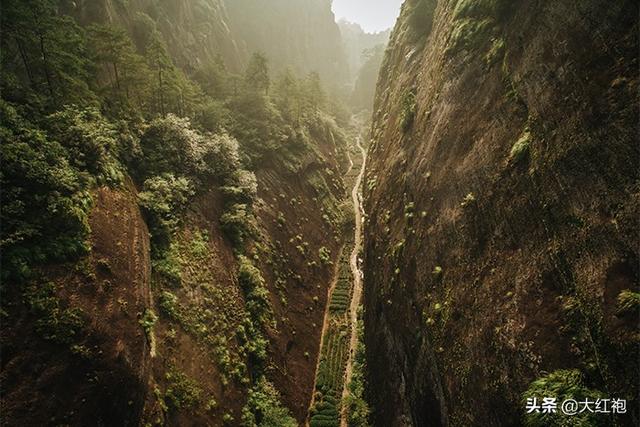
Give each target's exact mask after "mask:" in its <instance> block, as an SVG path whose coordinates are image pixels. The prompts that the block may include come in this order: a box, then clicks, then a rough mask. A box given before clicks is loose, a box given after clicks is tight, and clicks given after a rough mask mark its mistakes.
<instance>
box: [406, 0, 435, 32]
mask: <svg viewBox="0 0 640 427" xmlns="http://www.w3.org/2000/svg"><path fill="white" fill-rule="evenodd" d="M435 6H436V2H435V1H434V0H413V1H412V2H409V6H408V7H410V9H409V12H408V13H409V17H408V23H409V28H410V29H411V34H412V36H413V39H414V40H416V39H420V38H423V37H425V36H426V35H428V34H429V32H430V31H431V22H432V20H433V12H434V10H435Z"/></svg>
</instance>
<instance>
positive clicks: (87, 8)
mask: <svg viewBox="0 0 640 427" xmlns="http://www.w3.org/2000/svg"><path fill="white" fill-rule="evenodd" d="M61 3H62V4H63V7H62V11H63V12H65V13H69V14H71V15H74V16H75V17H76V18H77V19H78V20H79V21H80V22H81V23H83V24H89V23H110V24H112V25H119V26H123V27H125V28H127V29H128V30H129V31H130V33H131V34H132V35H133V37H134V39H135V41H136V42H137V43H138V44H139V45H142V46H139V48H143V47H144V42H145V41H144V39H145V35H146V34H147V33H149V32H151V31H153V30H156V29H157V30H158V31H160V33H162V36H163V38H164V40H165V41H166V42H167V47H168V49H169V51H170V53H171V56H172V57H173V59H174V61H175V62H176V64H177V65H179V66H180V67H181V68H183V69H185V70H186V71H189V70H193V69H197V68H199V67H200V66H202V64H203V63H211V62H213V61H214V60H215V59H216V58H217V57H218V56H220V57H222V58H223V60H224V62H225V64H226V65H227V66H228V67H229V68H230V69H231V70H232V71H236V72H237V71H240V70H241V68H242V65H243V64H244V63H245V62H246V60H247V58H248V54H247V52H246V51H244V50H242V48H241V47H240V46H239V45H238V42H237V39H236V36H237V35H234V34H232V32H231V30H230V29H229V22H228V21H229V17H228V15H227V11H226V9H225V4H224V1H223V0H205V1H201V2H191V1H185V0H169V1H163V2H155V1H150V0H132V1H127V2H122V1H117V0H98V1H89V0H80V1H77V2H65V1H63V2H61Z"/></svg>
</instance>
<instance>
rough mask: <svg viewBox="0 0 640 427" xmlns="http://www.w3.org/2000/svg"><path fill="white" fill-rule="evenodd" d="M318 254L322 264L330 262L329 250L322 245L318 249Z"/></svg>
mask: <svg viewBox="0 0 640 427" xmlns="http://www.w3.org/2000/svg"><path fill="white" fill-rule="evenodd" d="M318 256H319V257H320V261H321V262H322V263H323V264H331V251H330V250H329V249H327V248H325V247H324V246H323V247H321V248H320V249H319V250H318Z"/></svg>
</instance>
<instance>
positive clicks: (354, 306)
mask: <svg viewBox="0 0 640 427" xmlns="http://www.w3.org/2000/svg"><path fill="white" fill-rule="evenodd" d="M356 145H357V146H358V148H359V149H360V153H361V154H362V166H360V173H359V174H358V178H357V179H356V182H355V184H354V186H353V190H352V191H351V198H352V199H353V210H354V214H355V233H354V244H353V250H352V251H351V257H350V258H349V265H350V266H351V272H352V273H353V296H352V297H351V303H350V305H349V320H350V324H351V337H350V339H349V352H348V359H347V366H346V369H345V374H344V383H343V389H342V402H345V399H346V397H347V396H348V395H349V383H350V382H351V375H352V374H353V357H354V355H355V352H356V347H357V345H358V331H357V328H356V325H357V322H358V307H359V306H360V299H361V297H362V271H360V268H359V267H358V254H359V253H360V248H361V247H362V214H363V207H362V199H361V197H360V184H361V183H362V177H363V176H364V170H365V166H366V163H367V153H366V151H365V150H364V148H362V145H361V144H360V137H358V139H357V141H356ZM352 165H353V162H352ZM347 415H348V411H347V410H346V407H345V406H344V405H343V407H342V411H341V413H340V427H347Z"/></svg>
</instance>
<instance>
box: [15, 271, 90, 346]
mask: <svg viewBox="0 0 640 427" xmlns="http://www.w3.org/2000/svg"><path fill="white" fill-rule="evenodd" d="M24 296H25V299H26V301H27V303H28V305H29V307H30V309H31V312H32V313H33V314H34V316H35V318H36V331H37V332H38V333H39V334H40V335H41V336H42V337H43V338H44V339H46V340H50V341H53V342H55V343H58V344H67V345H70V344H73V343H74V342H75V341H76V340H78V338H79V335H80V332H81V330H82V328H83V327H84V320H83V312H82V310H81V309H79V308H71V307H67V308H65V307H63V306H62V304H61V303H60V300H59V299H58V297H57V296H56V286H55V285H54V284H53V283H51V282H46V283H43V284H33V285H30V286H28V287H27V288H26V289H25V293H24Z"/></svg>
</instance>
